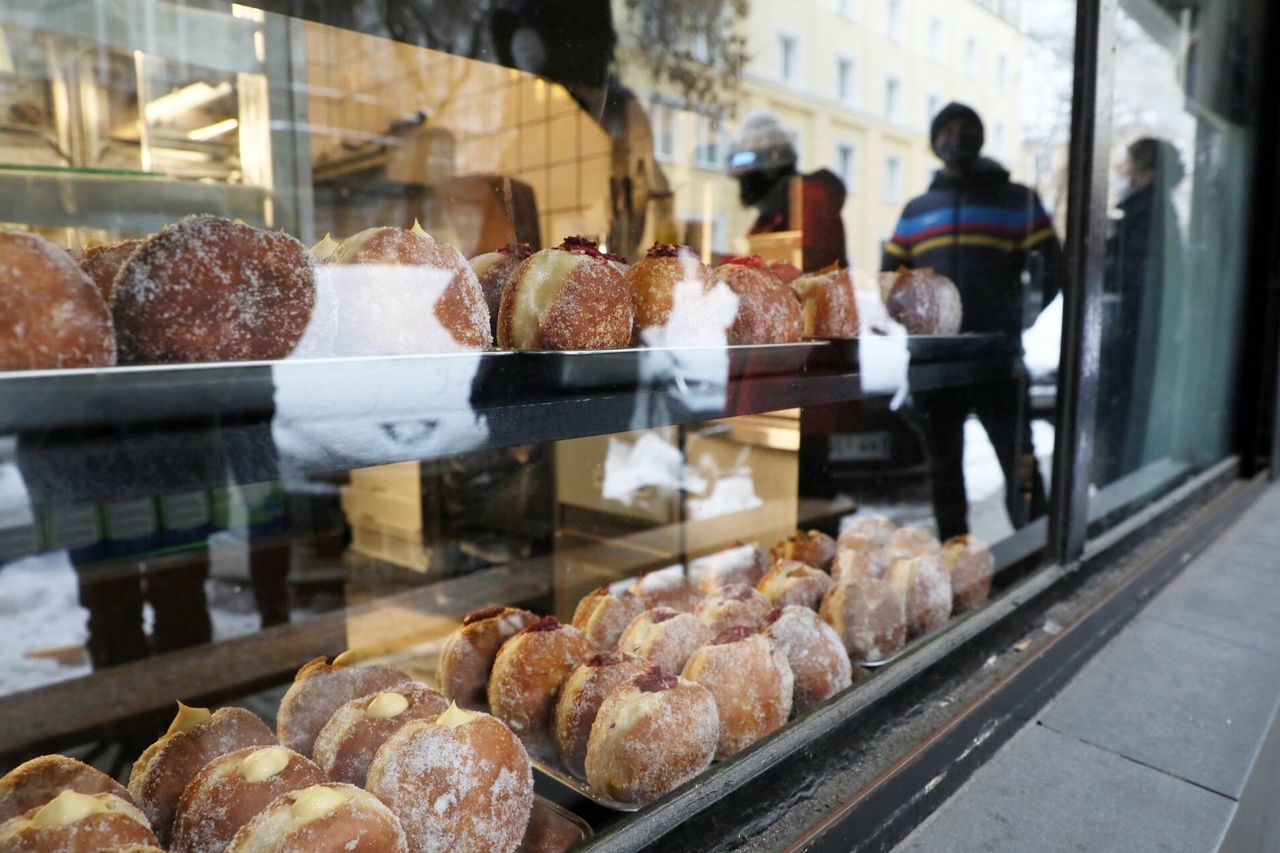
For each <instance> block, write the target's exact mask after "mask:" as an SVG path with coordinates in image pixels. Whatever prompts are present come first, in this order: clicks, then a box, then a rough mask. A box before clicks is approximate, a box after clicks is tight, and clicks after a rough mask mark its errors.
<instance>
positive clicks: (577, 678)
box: [552, 651, 649, 776]
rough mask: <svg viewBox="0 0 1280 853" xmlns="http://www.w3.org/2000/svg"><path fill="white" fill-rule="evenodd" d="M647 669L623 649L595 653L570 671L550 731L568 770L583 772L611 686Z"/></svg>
mask: <svg viewBox="0 0 1280 853" xmlns="http://www.w3.org/2000/svg"><path fill="white" fill-rule="evenodd" d="M648 669H649V662H648V661H646V660H645V659H644V658H641V657H638V656H636V655H632V654H627V653H626V652H618V651H613V652H605V653H604V654H599V655H596V656H595V657H593V658H591V659H590V660H588V661H587V662H586V663H584V664H582V665H581V666H579V667H578V668H577V669H575V670H574V671H573V675H570V676H569V679H568V680H567V681H565V683H564V687H563V689H561V691H560V698H559V699H558V700H557V701H556V711H555V720H554V726H553V730H552V731H553V734H554V736H555V739H556V748H557V749H558V750H559V752H560V760H561V761H563V762H564V766H565V767H567V768H569V772H571V773H576V774H577V775H579V776H582V775H583V774H585V773H586V760H587V741H588V739H589V738H590V737H591V724H592V723H594V722H595V719H596V714H597V713H598V712H599V711H600V705H601V703H602V702H604V700H605V699H606V698H607V697H608V695H609V694H610V693H612V692H613V690H614V688H616V687H617V686H618V685H620V684H622V683H623V682H624V681H626V680H627V679H629V678H634V677H635V676H637V675H640V674H641V673H643V672H645V671H647V670H648Z"/></svg>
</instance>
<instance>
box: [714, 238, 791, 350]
mask: <svg viewBox="0 0 1280 853" xmlns="http://www.w3.org/2000/svg"><path fill="white" fill-rule="evenodd" d="M763 266H764V262H763V261H761V260H760V258H758V257H756V256H754V255H753V256H751V257H748V258H734V259H732V260H729V261H726V262H725V263H723V264H721V265H720V266H718V267H716V269H715V278H716V280H717V281H720V282H723V283H724V284H726V285H728V287H729V289H730V290H732V291H733V292H734V293H735V294H737V296H738V313H737V316H736V317H734V320H733V326H732V327H730V329H729V343H731V344H786V343H796V342H798V341H799V340H800V338H801V337H802V336H803V334H804V313H803V311H802V310H801V308H800V300H798V299H797V298H796V295H795V293H794V292H793V291H792V290H791V288H790V287H789V286H787V285H786V284H783V283H782V282H781V281H779V280H778V279H777V278H775V277H773V276H772V275H770V274H769V273H767V272H765V270H764V269H763V268H762V267H763Z"/></svg>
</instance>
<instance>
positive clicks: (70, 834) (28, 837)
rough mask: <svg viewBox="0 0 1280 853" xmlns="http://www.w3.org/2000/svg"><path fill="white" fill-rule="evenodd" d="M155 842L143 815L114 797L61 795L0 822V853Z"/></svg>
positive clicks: (77, 852)
mask: <svg viewBox="0 0 1280 853" xmlns="http://www.w3.org/2000/svg"><path fill="white" fill-rule="evenodd" d="M155 843H156V837H155V836H154V835H153V834H152V833H151V829H150V827H149V826H148V825H147V819H146V817H144V816H143V814H142V812H141V811H139V810H138V809H137V808H136V807H135V806H134V805H133V804H132V803H130V802H128V801H126V800H123V799H121V798H120V797H117V796H116V795H115V794H81V793H79V792H78V791H63V792H62V793H61V794H59V795H58V796H56V797H54V798H53V799H52V800H50V801H49V802H47V803H45V804H44V805H42V806H37V807H36V808H33V809H28V810H27V811H26V812H25V813H23V814H22V815H19V816H18V817H14V818H10V819H9V820H8V821H5V822H4V823H3V824H0V850H4V851H5V853H98V851H101V850H109V849H114V848H116V847H119V846H121V845H125V844H146V845H154V844H155Z"/></svg>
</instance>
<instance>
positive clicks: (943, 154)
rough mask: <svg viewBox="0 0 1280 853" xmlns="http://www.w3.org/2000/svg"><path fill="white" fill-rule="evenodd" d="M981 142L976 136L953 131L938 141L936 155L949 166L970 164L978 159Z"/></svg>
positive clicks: (956, 166) (959, 166)
mask: <svg viewBox="0 0 1280 853" xmlns="http://www.w3.org/2000/svg"><path fill="white" fill-rule="evenodd" d="M981 150H982V143H981V142H979V141H978V138H977V137H976V136H971V135H970V134H967V133H953V134H951V135H950V136H948V137H947V138H946V139H944V140H942V141H941V142H939V143H938V147H937V151H938V157H939V158H941V160H942V162H943V163H945V164H947V166H949V167H951V168H964V167H965V166H970V165H972V164H973V163H974V162H976V161H977V159H978V154H979V152H980V151H981Z"/></svg>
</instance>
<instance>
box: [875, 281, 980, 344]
mask: <svg viewBox="0 0 1280 853" xmlns="http://www.w3.org/2000/svg"><path fill="white" fill-rule="evenodd" d="M885 307H886V308H887V309H888V310H889V316H890V317H892V318H893V319H894V320H896V321H898V322H899V323H901V324H902V325H904V326H906V327H907V334H910V335H954V334H956V333H957V332H959V331H960V325H961V322H962V320H963V319H964V309H963V307H962V306H961V303H960V290H959V288H957V287H956V286H955V283H954V282H952V281H951V279H949V278H947V277H946V276H944V275H939V274H938V273H936V272H934V271H933V270H932V269H930V268H928V267H926V268H923V269H907V268H906V267H899V268H898V271H897V272H896V273H894V275H893V284H892V285H891V286H890V288H889V295H888V297H887V298H886V299H885Z"/></svg>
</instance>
